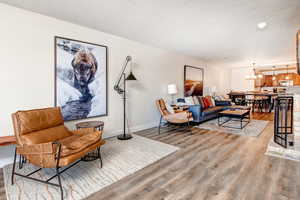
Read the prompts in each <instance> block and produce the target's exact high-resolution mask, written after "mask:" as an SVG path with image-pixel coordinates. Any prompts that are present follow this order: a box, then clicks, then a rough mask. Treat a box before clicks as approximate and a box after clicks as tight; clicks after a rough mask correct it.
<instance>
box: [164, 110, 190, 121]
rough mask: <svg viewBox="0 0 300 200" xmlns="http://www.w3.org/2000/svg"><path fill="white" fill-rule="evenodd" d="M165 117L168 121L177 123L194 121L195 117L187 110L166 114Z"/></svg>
mask: <svg viewBox="0 0 300 200" xmlns="http://www.w3.org/2000/svg"><path fill="white" fill-rule="evenodd" d="M188 118H189V119H188ZM164 119H165V120H167V121H168V122H171V123H175V124H181V123H186V122H188V121H193V118H192V117H191V116H189V114H188V113H187V112H180V113H175V114H170V115H167V116H164Z"/></svg>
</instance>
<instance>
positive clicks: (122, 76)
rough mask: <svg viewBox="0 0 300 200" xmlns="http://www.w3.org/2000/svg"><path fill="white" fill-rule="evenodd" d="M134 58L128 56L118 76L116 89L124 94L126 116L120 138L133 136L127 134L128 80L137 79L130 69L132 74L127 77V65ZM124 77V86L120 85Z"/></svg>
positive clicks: (125, 138) (126, 138)
mask: <svg viewBox="0 0 300 200" xmlns="http://www.w3.org/2000/svg"><path fill="white" fill-rule="evenodd" d="M131 60H132V58H131V56H127V57H126V60H125V63H124V66H123V68H122V70H121V73H120V76H119V78H118V81H117V82H116V84H115V86H114V89H115V90H116V91H117V92H118V93H119V94H121V95H122V99H123V110H124V113H123V114H124V116H123V134H121V135H118V139H119V140H129V139H131V138H132V135H131V134H130V133H128V134H126V81H135V80H137V79H136V78H135V76H134V75H133V73H132V71H131V70H130V74H129V75H128V76H127V77H126V73H125V70H126V67H127V65H128V63H129V62H130V61H131ZM122 79H123V88H121V87H120V84H121V81H122Z"/></svg>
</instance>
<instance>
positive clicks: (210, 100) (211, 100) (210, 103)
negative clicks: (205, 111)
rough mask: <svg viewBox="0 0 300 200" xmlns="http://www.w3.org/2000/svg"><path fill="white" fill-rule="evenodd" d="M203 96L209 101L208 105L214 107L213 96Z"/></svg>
mask: <svg viewBox="0 0 300 200" xmlns="http://www.w3.org/2000/svg"><path fill="white" fill-rule="evenodd" d="M205 98H207V99H208V101H209V107H214V106H215V101H214V100H213V98H212V97H211V96H207V97H205Z"/></svg>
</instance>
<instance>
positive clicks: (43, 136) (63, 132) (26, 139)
mask: <svg viewBox="0 0 300 200" xmlns="http://www.w3.org/2000/svg"><path fill="white" fill-rule="evenodd" d="M71 135H72V133H71V132H70V131H69V130H68V129H67V128H66V127H65V126H64V125H60V126H55V127H52V128H47V129H44V130H40V131H34V132H32V133H28V134H26V135H22V136H21V140H22V143H23V144H28V145H31V144H41V143H47V142H53V141H58V140H61V139H63V138H66V137H69V136H71Z"/></svg>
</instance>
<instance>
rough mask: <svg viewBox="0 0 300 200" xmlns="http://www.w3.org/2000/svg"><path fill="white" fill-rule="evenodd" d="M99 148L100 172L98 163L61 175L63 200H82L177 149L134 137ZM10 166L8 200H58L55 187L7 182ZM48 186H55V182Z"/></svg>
mask: <svg viewBox="0 0 300 200" xmlns="http://www.w3.org/2000/svg"><path fill="white" fill-rule="evenodd" d="M106 141H107V143H106V144H105V145H103V146H102V147H101V155H102V159H103V168H100V161H99V160H95V161H91V162H80V163H79V164H77V165H75V166H73V167H72V168H70V169H69V170H67V171H66V172H64V173H63V174H62V184H63V189H64V199H66V200H75V199H84V198H86V197H88V196H90V195H91V194H93V193H95V192H97V191H99V190H101V189H102V188H104V187H106V186H109V185H111V184H113V183H115V182H116V181H118V180H120V179H122V178H124V177H126V176H128V175H130V174H133V173H134V172H136V171H138V170H140V169H142V168H144V167H146V166H148V165H150V164H152V163H154V162H155V161H158V160H160V159H162V158H163V157H165V156H168V155H170V154H172V153H173V152H175V151H177V150H178V148H177V147H175V146H171V145H168V144H164V143H161V142H157V141H154V140H150V139H147V138H145V137H141V136H137V135H134V137H133V138H132V139H131V140H127V141H120V140H118V139H117V138H110V139H107V140H106ZM11 169H12V165H8V166H5V167H4V169H3V173H4V183H5V189H6V195H7V199H8V200H15V199H18V200H40V199H47V200H55V199H60V191H59V189H58V188H57V187H55V186H50V185H46V184H42V183H37V182H34V181H31V180H28V179H24V178H21V177H18V176H15V184H14V185H13V186H12V185H11V182H10V176H11ZM34 169H37V168H36V167H34V166H32V165H30V164H25V166H24V167H23V169H22V170H21V171H20V170H17V172H22V173H25V174H26V173H29V172H31V171H33V170H34ZM53 172H54V171H53V170H52V169H47V170H41V171H39V172H38V173H37V174H36V176H35V177H37V178H42V177H45V176H46V177H50V176H51V175H53ZM33 177H34V176H33ZM52 182H55V183H56V182H57V179H56V178H55V179H54V180H52Z"/></svg>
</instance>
